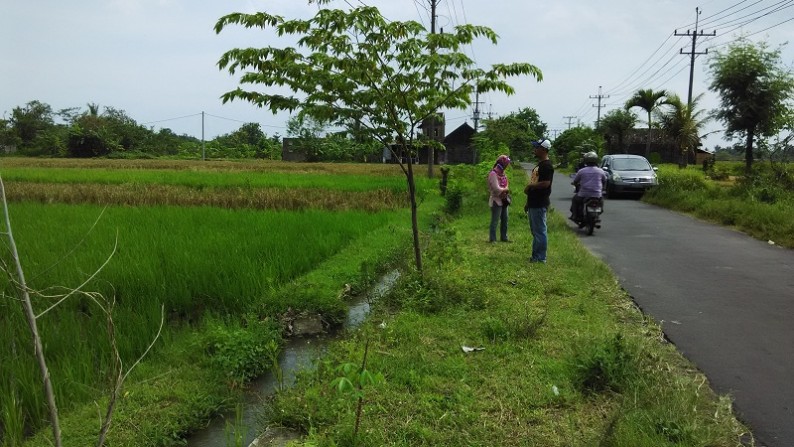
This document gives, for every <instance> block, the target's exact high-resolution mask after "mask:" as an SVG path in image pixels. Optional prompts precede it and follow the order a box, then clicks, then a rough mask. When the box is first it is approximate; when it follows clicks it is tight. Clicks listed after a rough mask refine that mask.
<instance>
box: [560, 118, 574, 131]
mask: <svg viewBox="0 0 794 447" xmlns="http://www.w3.org/2000/svg"><path fill="white" fill-rule="evenodd" d="M562 119H565V120H568V129H570V128H571V121H573V120H575V119H576V117H575V116H563V117H562Z"/></svg>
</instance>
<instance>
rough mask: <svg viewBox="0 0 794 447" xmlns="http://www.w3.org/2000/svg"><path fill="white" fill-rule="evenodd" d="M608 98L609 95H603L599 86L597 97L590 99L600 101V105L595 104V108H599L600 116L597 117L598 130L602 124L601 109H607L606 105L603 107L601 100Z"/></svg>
mask: <svg viewBox="0 0 794 447" xmlns="http://www.w3.org/2000/svg"><path fill="white" fill-rule="evenodd" d="M606 98H609V95H602V94H601V86H600V85H599V86H598V94H597V95H595V96H592V95H590V99H598V105H595V104H593V107H598V114H597V115H596V128H598V125H599V124H601V108H602V107H605V106H604V105H601V100H602V99H606Z"/></svg>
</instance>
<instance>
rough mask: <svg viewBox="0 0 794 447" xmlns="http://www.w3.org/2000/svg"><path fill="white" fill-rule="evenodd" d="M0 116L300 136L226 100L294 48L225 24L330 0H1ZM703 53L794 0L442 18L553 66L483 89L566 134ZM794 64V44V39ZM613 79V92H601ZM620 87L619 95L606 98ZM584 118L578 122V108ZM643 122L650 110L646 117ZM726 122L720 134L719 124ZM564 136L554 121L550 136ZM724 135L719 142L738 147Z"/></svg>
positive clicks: (790, 25) (782, 33)
mask: <svg viewBox="0 0 794 447" xmlns="http://www.w3.org/2000/svg"><path fill="white" fill-rule="evenodd" d="M429 1H430V0H361V1H359V0H347V1H343V0H335V1H334V2H333V3H331V5H330V6H331V7H339V8H349V5H350V4H353V5H360V4H362V3H364V4H367V5H372V6H377V7H379V8H380V9H381V12H382V13H383V14H384V15H385V16H386V17H387V18H388V19H391V20H417V21H420V22H422V23H424V24H425V25H426V27H427V28H428V29H429V27H430V17H429V12H428V10H429V7H428V5H429ZM0 5H2V6H1V7H0V11H2V14H0V48H1V49H2V51H0V54H2V63H0V92H1V93H0V114H2V115H3V116H5V117H6V118H7V117H9V116H10V113H11V110H12V109H13V108H14V107H18V106H22V105H24V104H26V103H27V102H29V101H32V100H39V101H41V102H44V103H47V104H49V105H50V106H52V108H53V109H54V110H56V111H57V110H60V109H64V108H68V107H81V108H83V109H85V108H86V104H87V103H95V104H99V105H100V106H101V107H102V108H104V107H105V106H111V107H114V108H116V109H121V110H124V111H125V112H127V114H128V115H129V116H130V117H132V118H133V119H134V120H136V121H137V122H138V123H139V124H144V125H146V126H147V127H154V128H155V129H158V128H160V127H169V128H171V129H172V130H173V131H174V132H176V133H178V134H188V135H192V136H195V137H198V138H201V136H202V135H201V132H202V120H201V112H205V113H206V116H205V120H204V132H205V138H206V139H211V138H214V137H215V136H217V135H219V134H225V133H229V132H231V131H233V130H235V129H237V128H239V127H240V125H242V124H243V123H246V122H257V123H259V124H260V125H261V126H262V129H263V130H264V131H265V133H267V134H269V135H272V134H276V133H278V134H280V135H282V136H283V135H286V121H287V119H288V118H289V116H288V115H286V114H280V115H276V116H274V115H273V114H271V113H270V112H269V111H267V110H262V109H257V108H256V107H254V106H253V105H249V104H248V103H244V102H234V103H231V104H225V105H224V104H222V103H221V100H220V99H219V97H220V95H221V94H223V93H224V92H226V91H229V90H232V89H234V88H235V87H236V86H237V85H238V84H237V82H238V79H237V78H236V77H234V76H231V75H229V74H228V73H227V72H222V71H220V70H219V69H218V67H217V65H216V64H217V61H218V59H219V58H220V56H221V55H222V54H223V53H224V52H225V51H226V50H229V49H231V48H236V47H250V46H254V47H263V46H266V45H281V44H282V43H287V41H284V40H282V41H274V40H273V39H272V38H270V37H268V36H267V35H266V34H264V33H263V32H262V31H253V30H243V29H240V28H238V27H230V28H227V30H225V31H224V32H222V33H221V34H220V35H217V34H215V32H214V30H213V26H214V24H215V22H216V21H217V19H218V18H220V17H221V16H223V15H225V14H228V13H232V12H255V11H267V12H270V13H275V14H279V15H283V16H285V17H287V18H298V17H299V18H308V17H310V16H311V15H312V14H313V13H314V12H316V11H317V6H316V5H309V4H308V3H307V2H306V1H303V0H278V1H265V0H246V1H220V0H218V1H212V0H73V1H63V0H57V1H56V0H24V1H23V0H0ZM696 7H700V10H701V14H700V16H699V23H700V25H699V29H700V30H703V31H704V33H705V34H711V33H712V32H716V36H715V37H708V38H707V37H705V36H704V37H698V39H697V42H698V47H697V50H696V51H697V52H703V51H706V50H707V49H708V51H709V53H714V52H715V51H718V50H721V49H722V50H724V49H725V48H727V44H728V43H729V42H731V41H732V40H735V39H736V38H737V37H739V35H740V34H741V33H744V34H745V35H748V38H749V39H752V40H756V41H758V40H766V41H767V42H768V43H769V44H770V46H771V47H773V48H776V47H777V46H779V45H781V44H784V43H786V42H788V41H792V40H794V0H787V1H779V0H745V1H739V0H704V1H702V2H699V3H698V2H693V1H691V0H606V1H593V0H554V1H551V0H548V1H537V0H441V2H440V5H439V8H438V15H439V17H438V25H439V26H440V27H442V28H446V29H450V28H451V27H453V26H455V25H457V24H463V23H471V24H475V25H484V26H488V27H490V28H492V29H493V30H494V31H496V33H497V34H498V35H499V38H500V40H499V43H498V45H496V46H493V45H491V44H490V43H486V42H484V41H483V42H479V43H477V44H475V45H473V46H472V47H471V48H469V49H468V50H467V51H468V54H469V56H471V57H473V58H474V60H475V61H476V62H477V63H478V64H479V65H480V66H483V67H487V66H490V65H491V64H493V63H503V62H504V63H508V62H529V63H532V64H534V65H536V66H537V67H539V68H540V69H541V70H542V71H543V77H544V80H543V81H542V82H540V83H538V82H536V81H535V80H534V79H532V78H529V77H522V78H513V79H512V80H511V83H512V85H513V86H514V87H515V88H516V91H517V93H516V94H515V95H514V96H510V97H507V96H505V95H502V94H494V93H492V94H489V95H485V96H483V97H481V98H480V100H481V101H482V104H481V105H480V108H481V110H482V113H483V116H487V115H488V114H491V116H494V117H498V116H503V115H506V114H508V113H510V112H514V111H516V110H518V109H520V108H522V107H532V108H534V109H536V110H537V111H538V113H539V114H540V117H541V119H542V120H543V121H544V122H546V123H547V124H548V126H549V128H550V129H552V130H556V131H557V132H560V131H562V130H564V129H566V128H568V126H569V124H571V125H576V123H577V121H581V122H582V123H586V124H588V125H591V126H592V125H593V123H594V122H595V120H596V116H597V110H598V109H597V107H595V105H596V104H597V100H596V99H595V98H591V97H595V96H597V95H599V91H600V94H601V95H603V96H605V97H604V99H603V100H602V105H604V106H605V107H603V108H602V109H601V115H602V116H603V114H604V113H606V112H608V111H609V110H611V109H614V108H617V107H621V106H622V104H623V103H624V102H625V101H626V99H628V97H629V96H631V94H632V93H633V92H634V91H636V90H637V89H639V88H653V89H662V88H664V89H667V90H670V91H672V92H675V93H678V94H679V95H680V96H681V97H682V98H684V99H686V97H687V93H688V81H689V61H690V57H689V56H687V55H682V54H680V53H679V51H680V50H681V49H683V51H684V52H690V51H691V44H692V38H691V37H686V36H675V35H674V33H675V32H676V31H678V33H679V34H682V33H684V34H685V33H687V30H694V28H695V17H696V13H695V8H696ZM708 58H709V56H708V55H706V56H699V57H698V58H697V60H696V62H695V70H694V79H695V82H694V94H695V95H697V94H700V93H705V97H704V99H703V101H702V103H701V105H702V106H703V107H704V108H706V109H711V108H713V107H716V106H717V104H718V102H717V101H718V100H717V97H716V95H715V94H714V93H712V92H709V91H708V83H709V75H708V71H707V66H708ZM783 61H784V63H785V64H786V65H787V66H788V67H792V66H794V48H792V45H786V46H785V47H783ZM600 87H601V90H599V88H600ZM606 96H608V97H606ZM471 115H472V110H457V111H448V112H447V113H446V116H447V131H448V132H450V131H451V130H453V129H454V128H455V127H457V126H459V125H460V124H462V123H463V122H469V124H472V119H471ZM566 117H572V118H566ZM641 118H642V117H641ZM719 128H720V126H719V125H718V124H717V123H714V124H711V125H710V126H709V127H708V129H707V130H708V131H712V130H718V129H719ZM554 134H555V132H553V131H551V132H550V135H549V137H553V136H554ZM719 135H721V134H720V133H717V134H715V135H712V136H711V137H710V138H709V139H708V141H707V144H706V145H707V147H711V146H713V145H714V144H723V145H724V144H725V143H724V142H723V141H722V140H721V137H720V136H719Z"/></svg>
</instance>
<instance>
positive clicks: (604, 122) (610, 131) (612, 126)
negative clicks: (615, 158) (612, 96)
mask: <svg viewBox="0 0 794 447" xmlns="http://www.w3.org/2000/svg"><path fill="white" fill-rule="evenodd" d="M636 123H637V117H636V116H635V115H634V114H633V113H632V112H631V111H629V110H624V109H614V110H610V111H609V112H607V114H606V115H604V117H603V118H601V122H600V123H599V125H598V128H599V130H600V131H601V132H602V134H603V135H604V136H605V138H606V140H607V142H608V143H609V144H610V146H612V141H614V140H617V143H618V144H617V150H618V152H620V153H625V152H626V148H625V147H623V140H624V139H625V137H626V134H627V133H628V132H629V131H630V130H631V129H634V125H635V124H636ZM610 152H611V151H610Z"/></svg>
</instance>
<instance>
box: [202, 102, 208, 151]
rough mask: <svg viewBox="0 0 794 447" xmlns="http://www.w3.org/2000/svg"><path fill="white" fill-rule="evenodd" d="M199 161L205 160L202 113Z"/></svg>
mask: <svg viewBox="0 0 794 447" xmlns="http://www.w3.org/2000/svg"><path fill="white" fill-rule="evenodd" d="M201 159H202V160H206V159H207V157H206V154H205V152H204V111H202V112H201Z"/></svg>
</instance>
